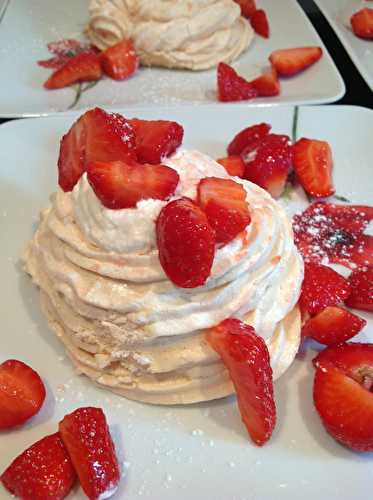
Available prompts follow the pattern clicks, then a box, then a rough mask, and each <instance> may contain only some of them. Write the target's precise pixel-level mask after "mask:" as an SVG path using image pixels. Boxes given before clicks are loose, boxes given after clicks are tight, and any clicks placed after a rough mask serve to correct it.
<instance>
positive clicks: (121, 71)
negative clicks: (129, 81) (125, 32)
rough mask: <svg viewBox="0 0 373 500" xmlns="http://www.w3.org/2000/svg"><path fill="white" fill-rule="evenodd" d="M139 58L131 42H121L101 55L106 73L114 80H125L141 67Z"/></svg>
mask: <svg viewBox="0 0 373 500" xmlns="http://www.w3.org/2000/svg"><path fill="white" fill-rule="evenodd" d="M139 61H140V59H139V57H138V55H137V54H136V51H135V47H134V45H133V43H132V41H131V40H121V41H120V42H118V43H116V44H115V45H113V46H112V47H109V48H108V49H106V50H105V51H104V52H102V54H101V65H102V69H103V71H104V73H105V74H106V75H108V76H110V78H113V79H114V80H124V79H125V78H128V77H129V76H131V75H133V74H134V73H135V72H136V71H137V69H138V67H139Z"/></svg>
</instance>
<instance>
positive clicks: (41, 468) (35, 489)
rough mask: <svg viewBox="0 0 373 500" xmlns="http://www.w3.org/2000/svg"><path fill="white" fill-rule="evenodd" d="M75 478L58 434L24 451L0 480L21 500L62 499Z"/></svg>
mask: <svg viewBox="0 0 373 500" xmlns="http://www.w3.org/2000/svg"><path fill="white" fill-rule="evenodd" d="M75 479H76V474H75V471H74V468H73V465H72V463H71V460H70V457H69V455H68V453H67V451H66V448H65V446H64V444H63V442H62V440H61V437H60V434H59V433H58V432H56V433H55V434H52V435H51V436H47V437H45V438H43V439H41V440H40V441H37V442H36V443H34V444H33V445H32V446H30V448H27V450H25V451H24V452H22V453H21V454H20V455H19V456H18V457H17V458H15V459H14V460H13V462H12V463H11V464H10V465H9V467H8V468H7V469H6V470H5V471H4V472H3V474H2V475H1V478H0V480H1V482H2V483H3V485H4V486H5V488H6V489H7V490H8V491H10V493H11V494H12V495H15V496H16V497H20V498H22V499H23V500H62V499H63V498H65V496H66V495H67V494H68V493H69V491H70V490H71V488H72V486H73V484H74V482H75Z"/></svg>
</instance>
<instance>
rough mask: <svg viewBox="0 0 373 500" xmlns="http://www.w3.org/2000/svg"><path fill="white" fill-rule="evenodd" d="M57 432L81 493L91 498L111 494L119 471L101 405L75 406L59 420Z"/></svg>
mask: <svg viewBox="0 0 373 500" xmlns="http://www.w3.org/2000/svg"><path fill="white" fill-rule="evenodd" d="M59 431H60V434H61V438H62V441H63V443H64V445H65V446H66V448H67V451H68V452H69V455H70V458H71V461H72V463H73V465H74V468H75V470H76V473H77V474H78V477H79V481H80V484H81V486H82V488H83V491H84V493H85V494H86V495H87V496H88V497H89V498H90V499H91V500H96V499H99V498H108V497H109V496H111V495H113V494H114V492H115V490H116V489H117V487H118V483H119V480H120V471H119V466H118V461H117V457H116V455H115V447H114V443H113V441H112V439H111V436H110V432H109V428H108V426H107V423H106V418H105V415H104V413H103V411H102V410H101V408H93V407H87V408H78V409H77V410H75V411H74V412H73V413H70V414H69V415H66V416H65V417H64V418H63V420H61V422H60V424H59Z"/></svg>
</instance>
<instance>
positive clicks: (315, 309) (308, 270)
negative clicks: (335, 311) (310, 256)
mask: <svg viewBox="0 0 373 500" xmlns="http://www.w3.org/2000/svg"><path fill="white" fill-rule="evenodd" d="M350 292H351V290H350V285H349V283H348V281H347V280H346V279H345V278H344V277H343V276H341V275H340V274H338V273H337V272H336V271H334V270H333V269H331V268H330V267H327V266H323V265H321V264H315V263H313V262H305V265H304V279H303V283H302V292H301V295H300V298H299V305H300V307H301V310H302V311H307V312H309V313H310V314H311V315H314V314H317V313H319V312H320V311H322V310H323V309H324V308H325V307H328V306H337V305H339V304H341V303H342V302H343V301H345V300H346V299H347V297H348V296H349V294H350Z"/></svg>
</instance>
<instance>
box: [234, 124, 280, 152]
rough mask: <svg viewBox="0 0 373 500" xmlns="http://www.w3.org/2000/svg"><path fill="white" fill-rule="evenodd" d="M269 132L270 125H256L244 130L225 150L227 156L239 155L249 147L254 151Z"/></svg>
mask: <svg viewBox="0 0 373 500" xmlns="http://www.w3.org/2000/svg"><path fill="white" fill-rule="evenodd" d="M270 130H271V125H269V124H268V123H259V124H258V125H252V126H251V127H247V128H244V129H243V130H241V131H240V132H238V134H236V135H235V136H234V138H233V139H232V141H231V142H230V143H229V145H228V148H227V152H228V154H229V156H232V155H239V154H241V153H242V151H243V150H244V149H245V148H246V149H247V148H249V146H251V147H252V149H256V148H257V146H258V144H259V143H260V142H261V140H262V138H263V137H264V136H266V135H268V133H269V131H270Z"/></svg>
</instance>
